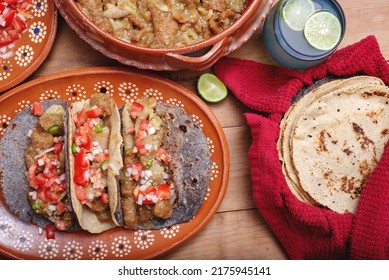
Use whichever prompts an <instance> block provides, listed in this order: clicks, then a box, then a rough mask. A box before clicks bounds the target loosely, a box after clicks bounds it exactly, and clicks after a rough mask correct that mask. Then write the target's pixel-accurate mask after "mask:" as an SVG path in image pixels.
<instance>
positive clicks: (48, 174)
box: [43, 168, 58, 186]
mask: <svg viewBox="0 0 389 280" xmlns="http://www.w3.org/2000/svg"><path fill="white" fill-rule="evenodd" d="M43 176H45V178H47V179H49V180H51V179H55V178H56V177H58V172H57V170H55V169H46V168H45V170H44V171H43ZM48 186H51V185H48Z"/></svg>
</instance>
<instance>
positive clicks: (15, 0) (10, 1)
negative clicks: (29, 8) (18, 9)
mask: <svg viewBox="0 0 389 280" xmlns="http://www.w3.org/2000/svg"><path fill="white" fill-rule="evenodd" d="M3 2H5V3H7V4H9V5H13V6H15V5H16V4H17V3H18V0H3Z"/></svg>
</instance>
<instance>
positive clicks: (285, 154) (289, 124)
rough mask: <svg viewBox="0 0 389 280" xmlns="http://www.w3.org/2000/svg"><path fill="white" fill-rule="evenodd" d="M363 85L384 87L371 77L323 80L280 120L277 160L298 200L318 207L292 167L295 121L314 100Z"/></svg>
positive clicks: (301, 94)
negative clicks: (291, 144)
mask: <svg viewBox="0 0 389 280" xmlns="http://www.w3.org/2000/svg"><path fill="white" fill-rule="evenodd" d="M364 85H384V83H383V82H382V81H381V80H380V79H378V78H376V77H371V76H356V77H352V78H348V79H336V80H334V79H331V78H324V79H322V80H320V81H318V82H316V83H315V84H314V85H313V86H311V87H309V88H306V89H304V90H303V91H302V92H301V93H299V94H298V95H297V96H296V99H297V101H296V100H295V103H294V104H293V105H292V106H291V108H290V109H289V110H288V111H287V112H286V114H285V116H284V118H283V119H282V121H281V124H280V128H281V132H280V137H279V139H278V142H277V148H278V152H279V158H280V160H281V161H282V171H283V173H284V174H285V179H286V181H287V183H288V186H289V187H290V189H291V191H292V192H293V193H294V194H295V195H296V196H297V197H298V198H299V199H300V200H302V201H304V202H307V203H310V204H313V205H318V203H317V202H316V201H315V200H314V199H312V198H311V197H310V195H309V193H307V192H305V191H304V190H303V189H302V188H301V187H300V184H299V179H298V177H297V175H296V173H295V170H294V168H293V165H292V160H291V146H290V142H291V134H292V132H293V131H294V128H295V126H296V124H295V122H296V119H297V118H298V117H299V116H300V115H301V114H302V113H303V112H304V111H305V109H306V106H308V105H309V104H310V103H312V102H314V101H315V100H318V99H320V98H321V97H322V96H325V95H326V94H329V93H331V92H338V91H340V92H342V91H347V90H350V91H352V90H355V89H357V88H359V87H362V86H364Z"/></svg>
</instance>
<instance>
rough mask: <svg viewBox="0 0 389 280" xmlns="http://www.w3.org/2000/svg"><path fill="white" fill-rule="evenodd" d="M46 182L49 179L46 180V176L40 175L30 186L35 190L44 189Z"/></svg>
mask: <svg viewBox="0 0 389 280" xmlns="http://www.w3.org/2000/svg"><path fill="white" fill-rule="evenodd" d="M46 181H47V179H46V178H45V176H43V173H39V174H38V175H37V176H35V177H34V178H33V179H32V180H31V181H30V185H31V187H33V188H34V189H37V188H38V187H43V186H44V185H45V183H46Z"/></svg>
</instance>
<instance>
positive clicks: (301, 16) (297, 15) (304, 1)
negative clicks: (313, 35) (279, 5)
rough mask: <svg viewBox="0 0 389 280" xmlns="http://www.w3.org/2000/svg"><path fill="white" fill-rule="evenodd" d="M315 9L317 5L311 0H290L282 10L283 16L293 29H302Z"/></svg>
mask: <svg viewBox="0 0 389 280" xmlns="http://www.w3.org/2000/svg"><path fill="white" fill-rule="evenodd" d="M314 11H315V5H314V4H313V2H312V1H311V0H290V1H289V2H288V3H286V5H285V6H284V9H283V10H282V18H283V19H284V20H285V22H286V24H287V25H288V26H289V27H290V28H292V29H293V30H296V31H302V30H303V29H304V26H305V23H306V22H307V19H308V17H309V16H310V15H311V14H312V13H313V12H314Z"/></svg>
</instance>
